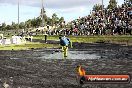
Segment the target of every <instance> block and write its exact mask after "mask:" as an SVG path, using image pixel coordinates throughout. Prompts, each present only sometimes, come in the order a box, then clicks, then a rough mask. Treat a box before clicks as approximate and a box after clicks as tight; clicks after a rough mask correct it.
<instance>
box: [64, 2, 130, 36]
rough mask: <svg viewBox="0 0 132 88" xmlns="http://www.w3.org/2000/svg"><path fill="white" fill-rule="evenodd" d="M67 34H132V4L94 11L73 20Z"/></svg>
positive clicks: (66, 31) (66, 30)
mask: <svg viewBox="0 0 132 88" xmlns="http://www.w3.org/2000/svg"><path fill="white" fill-rule="evenodd" d="M70 24H71V27H70V29H65V34H72V35H115V34H118V35H126V34H129V35H132V7H131V4H130V5H128V6H126V5H125V4H122V6H118V7H116V8H114V9H104V11H102V10H99V11H96V10H95V11H92V12H91V14H90V15H88V16H86V17H82V18H79V19H76V20H74V21H72V22H71V23H70Z"/></svg>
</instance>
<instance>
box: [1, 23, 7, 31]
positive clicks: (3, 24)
mask: <svg viewBox="0 0 132 88" xmlns="http://www.w3.org/2000/svg"><path fill="white" fill-rule="evenodd" d="M1 29H2V31H4V30H5V29H6V24H5V23H2V26H1Z"/></svg>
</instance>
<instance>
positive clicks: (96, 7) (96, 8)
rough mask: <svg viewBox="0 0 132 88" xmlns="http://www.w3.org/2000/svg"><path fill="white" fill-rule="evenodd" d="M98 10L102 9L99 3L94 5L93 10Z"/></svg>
mask: <svg viewBox="0 0 132 88" xmlns="http://www.w3.org/2000/svg"><path fill="white" fill-rule="evenodd" d="M99 10H102V5H100V4H96V5H94V7H93V11H99Z"/></svg>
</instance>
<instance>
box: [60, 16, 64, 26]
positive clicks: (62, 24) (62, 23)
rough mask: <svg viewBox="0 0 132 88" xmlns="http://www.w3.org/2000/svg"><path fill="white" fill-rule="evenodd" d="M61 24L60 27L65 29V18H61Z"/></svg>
mask: <svg viewBox="0 0 132 88" xmlns="http://www.w3.org/2000/svg"><path fill="white" fill-rule="evenodd" d="M59 24H60V27H61V28H63V27H65V21H64V17H61V18H60V19H59Z"/></svg>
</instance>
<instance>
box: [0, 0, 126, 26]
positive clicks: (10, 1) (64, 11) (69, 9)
mask: <svg viewBox="0 0 132 88" xmlns="http://www.w3.org/2000/svg"><path fill="white" fill-rule="evenodd" d="M123 1H124V0H117V2H118V4H119V5H121V4H122V3H123ZM19 2H20V18H19V19H20V22H25V21H26V20H28V19H33V18H36V17H38V16H39V15H40V9H41V6H42V0H19ZM101 3H102V0H43V4H44V7H45V10H46V15H47V16H48V17H51V16H52V14H53V13H56V14H57V15H58V17H64V18H65V20H66V22H69V21H72V20H74V19H77V18H79V17H83V16H87V15H89V14H90V10H92V8H93V6H94V5H95V4H101ZM108 4H109V0H104V5H105V7H106V6H107V5H108ZM17 7H18V0H0V24H2V23H4V22H5V23H6V24H11V23H12V22H15V23H17V22H18V21H17V20H18V8H17Z"/></svg>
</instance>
